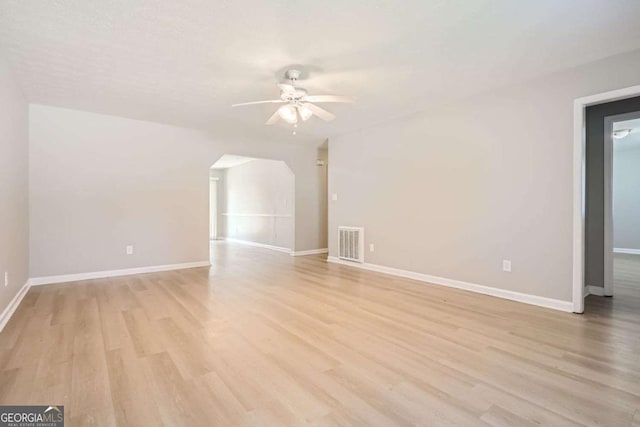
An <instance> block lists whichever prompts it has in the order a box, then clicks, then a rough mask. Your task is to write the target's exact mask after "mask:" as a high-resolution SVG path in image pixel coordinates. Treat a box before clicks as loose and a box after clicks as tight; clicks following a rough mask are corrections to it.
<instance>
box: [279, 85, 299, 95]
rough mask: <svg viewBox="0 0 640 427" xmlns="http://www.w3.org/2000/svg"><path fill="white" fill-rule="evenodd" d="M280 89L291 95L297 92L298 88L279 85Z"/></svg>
mask: <svg viewBox="0 0 640 427" xmlns="http://www.w3.org/2000/svg"><path fill="white" fill-rule="evenodd" d="M278 87H279V88H280V90H281V91H283V92H284V93H291V92H295V91H296V88H295V87H294V86H293V85H290V84H288V83H278Z"/></svg>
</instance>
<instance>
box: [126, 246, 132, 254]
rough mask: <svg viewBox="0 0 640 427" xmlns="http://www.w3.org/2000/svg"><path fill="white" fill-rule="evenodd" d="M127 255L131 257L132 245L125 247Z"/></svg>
mask: <svg viewBox="0 0 640 427" xmlns="http://www.w3.org/2000/svg"><path fill="white" fill-rule="evenodd" d="M127 255H133V245H127Z"/></svg>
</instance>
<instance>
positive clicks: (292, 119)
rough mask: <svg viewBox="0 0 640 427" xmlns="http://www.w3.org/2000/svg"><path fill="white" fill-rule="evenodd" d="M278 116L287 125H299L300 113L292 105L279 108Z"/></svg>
mask: <svg viewBox="0 0 640 427" xmlns="http://www.w3.org/2000/svg"><path fill="white" fill-rule="evenodd" d="M278 114H279V115H280V117H282V120H284V121H285V122H287V123H292V124H293V123H298V113H297V111H296V107H294V106H293V105H291V104H288V105H283V106H282V107H280V108H278Z"/></svg>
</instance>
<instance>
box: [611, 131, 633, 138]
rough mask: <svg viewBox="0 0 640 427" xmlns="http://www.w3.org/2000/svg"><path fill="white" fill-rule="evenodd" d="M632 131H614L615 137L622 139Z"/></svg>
mask: <svg viewBox="0 0 640 427" xmlns="http://www.w3.org/2000/svg"><path fill="white" fill-rule="evenodd" d="M630 133H631V129H618V130H614V131H613V137H614V138H615V139H622V138H624V137H626V136H628V135H629V134H630Z"/></svg>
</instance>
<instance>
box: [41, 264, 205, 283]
mask: <svg viewBox="0 0 640 427" xmlns="http://www.w3.org/2000/svg"><path fill="white" fill-rule="evenodd" d="M210 265H211V263H210V262H209V261H198V262H186V263H182V264H167V265H152V266H148V267H135V268H125V269H122V270H107V271H94V272H90V273H77V274H62V275H59V276H44V277H33V278H31V279H29V281H30V283H31V286H39V285H49V284H52V283H65V282H77V281H78V280H89V279H101V278H104V277H116V276H130V275H132V274H143V273H155V272H158V271H169V270H182V269H185V268H195V267H208V266H210Z"/></svg>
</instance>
